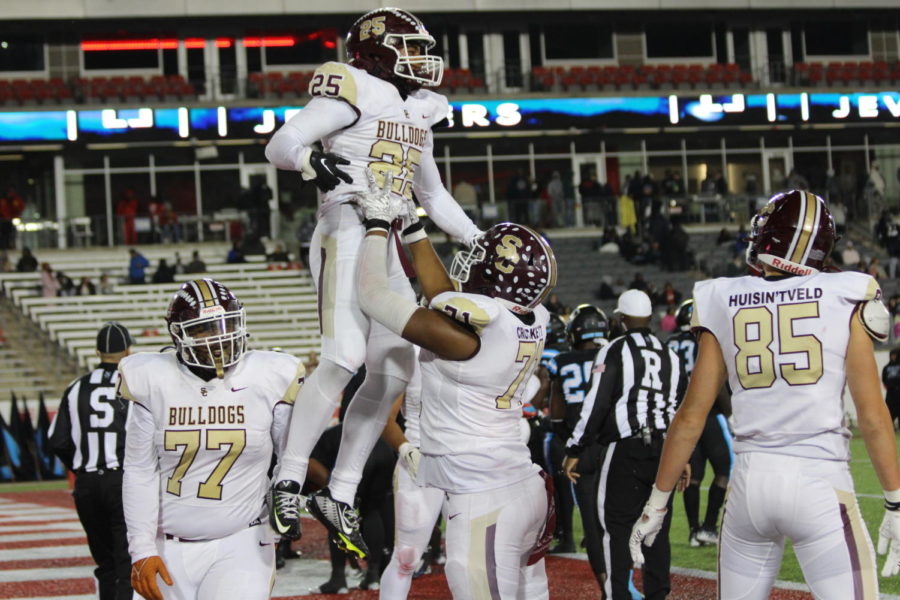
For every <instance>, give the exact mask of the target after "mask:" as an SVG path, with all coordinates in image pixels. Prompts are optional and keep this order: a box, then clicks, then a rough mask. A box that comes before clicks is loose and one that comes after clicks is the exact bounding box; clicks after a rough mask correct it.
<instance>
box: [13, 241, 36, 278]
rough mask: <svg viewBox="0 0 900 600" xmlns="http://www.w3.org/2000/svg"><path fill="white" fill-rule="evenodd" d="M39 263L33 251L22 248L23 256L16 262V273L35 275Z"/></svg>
mask: <svg viewBox="0 0 900 600" xmlns="http://www.w3.org/2000/svg"><path fill="white" fill-rule="evenodd" d="M37 268H38V261H37V259H36V258H35V257H34V255H33V254H32V253H31V249H30V248H28V247H25V248H22V255H21V256H19V260H18V261H17V262H16V271H17V272H18V273H34V272H35V271H37Z"/></svg>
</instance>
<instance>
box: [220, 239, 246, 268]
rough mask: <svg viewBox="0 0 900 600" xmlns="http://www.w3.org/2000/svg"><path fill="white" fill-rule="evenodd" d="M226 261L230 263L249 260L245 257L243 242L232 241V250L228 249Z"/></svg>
mask: <svg viewBox="0 0 900 600" xmlns="http://www.w3.org/2000/svg"><path fill="white" fill-rule="evenodd" d="M225 262H226V263H228V264H229V265H233V264H237V263H245V262H247V259H246V258H245V257H244V248H243V244H242V243H241V242H240V241H237V240H236V241H234V242H232V244H231V250H229V251H228V255H227V256H226V257H225Z"/></svg>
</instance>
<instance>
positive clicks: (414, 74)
mask: <svg viewBox="0 0 900 600" xmlns="http://www.w3.org/2000/svg"><path fill="white" fill-rule="evenodd" d="M433 47H434V38H433V37H431V35H430V34H429V33H428V30H427V29H425V25H424V24H423V23H422V21H421V20H419V18H418V17H416V16H415V15H414V14H412V13H410V12H407V11H405V10H402V9H399V8H377V9H375V10H373V11H370V12H367V13H366V14H364V15H363V16H361V17H360V18H359V19H357V20H356V22H355V23H354V24H353V26H352V27H351V28H350V31H349V33H347V59H348V62H349V63H350V64H351V65H353V66H354V67H357V68H358V69H363V70H364V71H367V72H368V73H369V74H370V75H374V76H375V77H378V78H380V79H384V80H387V81H391V82H397V81H398V79H397V78H400V81H402V82H403V83H404V85H405V87H406V88H407V89H417V88H419V87H421V86H423V85H424V86H429V87H432V86H437V85H440V83H441V79H442V77H443V75H444V60H443V59H442V58H441V57H440V56H434V55H432V54H428V51H429V50H431V49H432V48H433ZM410 82H412V83H410Z"/></svg>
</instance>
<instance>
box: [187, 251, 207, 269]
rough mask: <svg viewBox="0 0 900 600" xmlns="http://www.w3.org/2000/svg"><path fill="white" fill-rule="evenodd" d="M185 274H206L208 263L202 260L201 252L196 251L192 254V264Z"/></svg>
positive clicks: (190, 263) (188, 266)
mask: <svg viewBox="0 0 900 600" xmlns="http://www.w3.org/2000/svg"><path fill="white" fill-rule="evenodd" d="M184 272H185V273H189V274H193V273H206V263H205V262H203V259H202V258H200V251H199V250H194V252H193V253H192V254H191V262H189V263H188V264H187V266H186V267H185V268H184Z"/></svg>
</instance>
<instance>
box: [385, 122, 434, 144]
mask: <svg viewBox="0 0 900 600" xmlns="http://www.w3.org/2000/svg"><path fill="white" fill-rule="evenodd" d="M427 135H428V130H427V129H421V128H419V127H413V126H412V125H407V124H406V123H394V122H393V121H378V133H377V134H376V137H378V138H380V139H383V140H391V141H394V142H401V143H403V144H412V145H413V146H417V147H419V148H422V147H424V146H425V139H426V136H427Z"/></svg>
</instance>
